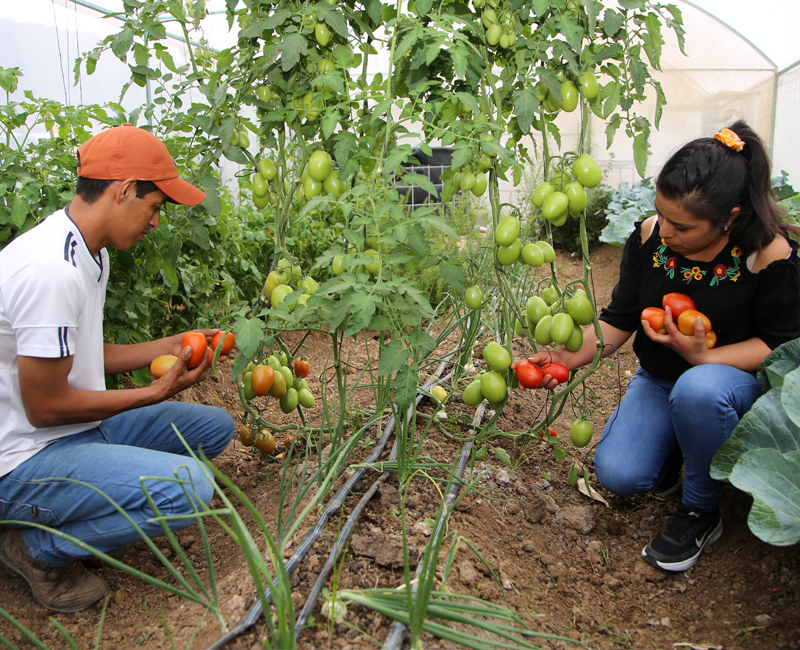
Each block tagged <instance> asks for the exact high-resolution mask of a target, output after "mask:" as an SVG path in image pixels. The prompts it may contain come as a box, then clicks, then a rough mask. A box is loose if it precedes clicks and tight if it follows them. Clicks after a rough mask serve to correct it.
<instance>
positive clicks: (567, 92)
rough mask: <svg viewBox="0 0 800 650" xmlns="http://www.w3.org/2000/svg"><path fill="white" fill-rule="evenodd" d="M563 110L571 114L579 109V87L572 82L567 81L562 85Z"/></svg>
mask: <svg viewBox="0 0 800 650" xmlns="http://www.w3.org/2000/svg"><path fill="white" fill-rule="evenodd" d="M561 97H562V100H561V108H563V109H564V110H565V111H566V112H567V113H571V112H572V111H574V110H575V109H576V108H577V107H578V100H579V99H580V96H579V94H578V87H577V86H576V85H575V84H574V83H572V82H571V81H565V82H564V83H562V84H561Z"/></svg>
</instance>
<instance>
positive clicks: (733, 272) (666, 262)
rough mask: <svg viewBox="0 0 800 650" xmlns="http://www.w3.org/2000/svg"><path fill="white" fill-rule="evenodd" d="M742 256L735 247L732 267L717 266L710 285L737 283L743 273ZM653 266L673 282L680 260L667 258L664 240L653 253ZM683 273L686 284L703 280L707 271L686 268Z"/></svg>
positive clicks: (732, 250)
mask: <svg viewBox="0 0 800 650" xmlns="http://www.w3.org/2000/svg"><path fill="white" fill-rule="evenodd" d="M741 256H742V249H741V248H739V247H738V246H734V247H733V248H732V249H731V257H732V258H733V264H732V265H731V266H725V265H724V264H717V265H716V266H715V267H714V269H713V271H712V273H711V282H710V283H709V285H710V286H712V287H713V286H716V285H718V284H719V283H720V282H722V281H723V280H730V281H731V282H736V281H737V280H738V279H739V276H740V275H741V271H740V269H739V264H740V258H741ZM653 266H654V267H655V268H663V269H664V273H665V274H666V275H667V277H668V278H669V279H670V280H671V279H673V278H674V277H675V269H676V268H677V267H678V258H677V257H674V256H673V257H669V256H667V245H666V244H665V243H664V240H663V239H662V240H661V245H660V246H659V247H658V248H657V249H656V252H655V253H653ZM681 273H682V274H683V280H684V282H686V284H689V283H690V282H692V280H702V279H703V278H704V277H705V275H706V274H707V271H704V270H703V269H701V268H700V267H699V266H693V267H691V268H690V267H684V268H682V269H681Z"/></svg>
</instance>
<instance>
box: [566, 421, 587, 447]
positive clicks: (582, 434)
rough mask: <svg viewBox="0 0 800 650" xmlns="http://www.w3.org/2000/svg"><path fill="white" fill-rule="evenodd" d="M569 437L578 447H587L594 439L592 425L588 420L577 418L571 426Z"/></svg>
mask: <svg viewBox="0 0 800 650" xmlns="http://www.w3.org/2000/svg"><path fill="white" fill-rule="evenodd" d="M569 439H570V440H572V444H573V445H575V446H576V447H585V446H586V445H588V444H589V443H590V442H591V441H592V425H591V424H590V423H589V422H588V421H587V420H575V422H573V423H572V426H570V428H569Z"/></svg>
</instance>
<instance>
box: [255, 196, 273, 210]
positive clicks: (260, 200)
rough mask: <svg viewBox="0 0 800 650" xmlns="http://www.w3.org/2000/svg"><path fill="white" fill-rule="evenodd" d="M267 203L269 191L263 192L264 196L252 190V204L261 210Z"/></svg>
mask: <svg viewBox="0 0 800 650" xmlns="http://www.w3.org/2000/svg"><path fill="white" fill-rule="evenodd" d="M268 204H269V192H267V193H266V194H264V196H259V195H258V194H256V193H255V192H253V205H255V206H256V207H257V208H258V209H259V210H263V209H264V208H266V207H267V205H268Z"/></svg>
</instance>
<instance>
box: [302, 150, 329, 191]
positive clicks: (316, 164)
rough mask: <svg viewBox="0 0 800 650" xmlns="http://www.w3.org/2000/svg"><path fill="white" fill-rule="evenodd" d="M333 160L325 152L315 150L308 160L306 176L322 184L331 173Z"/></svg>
mask: <svg viewBox="0 0 800 650" xmlns="http://www.w3.org/2000/svg"><path fill="white" fill-rule="evenodd" d="M332 167H333V160H332V159H331V155H330V154H329V153H328V152H327V151H323V150H322V149H317V150H316V151H315V152H314V153H312V154H311V157H310V158H309V159H308V175H309V176H310V177H311V178H313V179H314V180H315V181H317V182H318V183H322V182H323V181H324V180H325V179H326V178H328V174H330V173H331V169H332Z"/></svg>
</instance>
